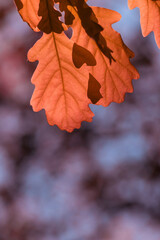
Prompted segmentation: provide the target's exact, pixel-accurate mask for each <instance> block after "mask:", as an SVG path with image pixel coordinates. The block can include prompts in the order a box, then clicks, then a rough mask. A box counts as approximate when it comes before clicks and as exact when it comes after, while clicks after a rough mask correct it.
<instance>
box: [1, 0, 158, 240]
mask: <svg viewBox="0 0 160 240" xmlns="http://www.w3.org/2000/svg"><path fill="white" fill-rule="evenodd" d="M91 2H92V3H93V1H92V0H90V1H89V3H91ZM99 5H101V6H102V5H103V6H105V7H107V6H108V8H111V9H114V10H117V11H119V12H120V13H121V14H122V20H121V21H120V22H119V23H116V24H115V25H114V27H115V29H117V30H118V31H120V32H122V36H123V37H124V41H125V42H126V43H127V44H128V45H129V47H130V48H131V49H132V50H134V52H135V58H134V59H133V60H132V62H133V64H134V65H136V66H137V68H138V69H139V72H140V74H141V78H140V80H138V81H133V84H134V93H133V94H127V95H126V100H125V102H124V103H122V104H115V103H112V104H111V105H110V106H109V107H108V108H103V107H100V106H91V108H92V109H93V111H94V112H95V114H96V115H95V117H94V120H93V122H92V123H83V124H82V127H81V129H80V130H75V131H74V132H73V133H71V134H69V133H67V132H65V131H61V130H59V129H58V128H57V127H56V126H54V127H51V126H49V125H48V124H47V122H46V118H45V114H44V112H43V111H42V112H39V113H34V112H33V111H32V109H31V107H30V105H29V101H30V97H31V95H32V91H33V86H32V84H31V83H30V78H31V76H32V74H33V71H34V69H35V66H36V64H33V63H29V62H28V61H27V51H28V49H29V48H30V47H31V46H32V45H33V43H34V42H35V41H36V40H37V39H38V38H39V37H40V34H37V33H33V32H32V31H31V30H30V29H29V27H28V26H27V24H25V23H23V22H22V20H21V19H20V17H19V15H18V13H17V12H16V9H15V6H14V4H13V2H12V1H11V0H5V1H1V2H0V46H1V48H0V240H9V239H12V240H144V239H145V240H159V239H160V187H159V186H160V145H159V144H160V106H159V105H160V68H159V64H160V52H159V50H158V49H157V47H156V44H155V42H154V40H153V34H152V35H151V36H149V37H147V38H145V39H144V38H143V37H142V36H141V32H140V26H139V15H138V10H133V11H129V10H128V9H127V1H122V0H121V1H116V0H114V1H105V4H104V1H102V0H101V1H100V0H99ZM125 23H127V24H125ZM131 28H132V31H131V30H130V29H131Z"/></svg>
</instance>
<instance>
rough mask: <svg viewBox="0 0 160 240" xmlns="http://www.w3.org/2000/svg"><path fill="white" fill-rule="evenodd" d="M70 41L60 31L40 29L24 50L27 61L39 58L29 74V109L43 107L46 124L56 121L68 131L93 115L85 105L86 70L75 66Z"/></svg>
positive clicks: (86, 102) (61, 127)
mask: <svg viewBox="0 0 160 240" xmlns="http://www.w3.org/2000/svg"><path fill="white" fill-rule="evenodd" d="M73 44H74V42H73V41H71V40H70V39H68V38H67V37H66V35H65V34H64V33H61V34H56V33H50V34H45V33H44V34H43V36H42V38H41V39H40V40H38V41H37V42H36V43H35V45H34V46H33V47H32V48H31V49H30V50H29V53H28V59H29V61H36V60H38V61H39V64H38V66H37V69H36V70H35V72H34V74H33V77H32V83H33V84H34V85H35V90H34V93H33V96H32V99H31V105H32V106H33V110H34V111H39V110H41V109H45V111H46V115H47V119H48V123H49V124H50V125H54V124H56V125H58V127H59V128H60V129H62V130H64V129H65V130H67V131H69V132H71V131H72V130H73V129H74V128H79V127H80V125H81V122H82V121H88V122H91V121H92V117H93V115H94V114H93V113H92V111H91V110H90V108H89V106H88V104H89V103H91V101H90V100H89V99H88V97H87V88H88V80H89V73H88V71H87V70H86V69H85V66H82V67H81V69H80V70H79V69H77V68H75V66H74V64H73V62H72V48H73ZM86 51H87V50H86ZM75 54H76V53H75ZM87 56H88V53H87ZM90 57H91V56H90V55H89V60H88V62H89V63H90ZM76 58H78V56H76ZM84 62H85V59H84Z"/></svg>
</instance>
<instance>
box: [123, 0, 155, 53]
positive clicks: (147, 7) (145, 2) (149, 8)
mask: <svg viewBox="0 0 160 240" xmlns="http://www.w3.org/2000/svg"><path fill="white" fill-rule="evenodd" d="M128 6H129V8H130V9H133V8H135V7H138V8H139V9H140V17H141V28H142V34H143V36H144V37H146V36H147V35H148V34H149V33H150V32H152V31H153V32H154V34H155V40H156V43H157V45H158V47H159V48H160V0H128Z"/></svg>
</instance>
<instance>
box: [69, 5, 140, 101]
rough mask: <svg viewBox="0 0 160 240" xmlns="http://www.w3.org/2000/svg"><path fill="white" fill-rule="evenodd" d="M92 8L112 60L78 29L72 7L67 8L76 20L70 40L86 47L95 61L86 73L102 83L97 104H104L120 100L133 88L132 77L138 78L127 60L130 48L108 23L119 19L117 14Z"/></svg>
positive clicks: (130, 55)
mask: <svg viewBox="0 0 160 240" xmlns="http://www.w3.org/2000/svg"><path fill="white" fill-rule="evenodd" d="M93 10H94V13H95V15H96V17H97V19H98V21H99V24H100V25H101V26H102V27H103V28H104V30H103V32H102V37H103V38H104V39H105V40H106V42H107V46H108V48H109V49H111V51H112V52H113V53H112V57H113V59H114V61H110V60H109V59H108V58H107V57H106V56H105V55H104V54H103V52H102V51H101V49H100V48H99V47H98V46H97V44H96V42H95V40H94V39H92V38H89V36H88V35H87V34H86V32H85V31H84V29H83V28H81V25H80V21H79V17H78V15H77V14H76V12H75V11H74V10H73V8H72V10H71V11H73V14H74V15H75V17H76V19H75V21H74V23H73V26H72V28H73V37H72V40H73V41H75V42H76V43H78V44H79V45H81V46H83V47H86V46H87V49H88V50H89V51H90V52H91V53H92V54H93V56H94V57H95V59H96V62H97V64H96V66H94V67H91V68H90V73H91V74H92V75H93V77H94V78H95V79H96V80H97V81H98V82H99V83H100V85H101V86H102V87H101V90H100V92H101V94H102V96H103V98H102V99H100V100H99V102H98V104H101V105H103V106H107V105H109V104H110V103H111V102H117V103H120V102H122V101H123V100H124V95H125V93H126V92H132V91H133V87H132V79H137V78H139V74H138V72H137V70H136V69H135V68H134V66H133V65H132V64H131V63H130V60H129V59H130V58H131V57H133V56H134V55H133V53H132V51H131V50H129V49H128V48H127V46H126V45H125V44H124V42H123V41H122V38H121V36H120V34H119V33H117V32H116V31H114V30H113V29H112V27H111V24H113V23H115V22H117V21H119V20H120V18H121V16H120V14H119V13H117V12H115V11H112V10H108V9H104V8H97V7H94V8H93Z"/></svg>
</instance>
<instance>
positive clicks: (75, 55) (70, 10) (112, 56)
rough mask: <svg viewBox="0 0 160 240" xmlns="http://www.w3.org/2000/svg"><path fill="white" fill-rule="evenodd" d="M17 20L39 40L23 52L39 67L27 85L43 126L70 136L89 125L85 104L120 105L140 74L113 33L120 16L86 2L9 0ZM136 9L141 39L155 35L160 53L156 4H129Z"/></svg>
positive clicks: (141, 0) (140, 0) (132, 0)
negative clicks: (30, 85) (42, 113)
mask: <svg viewBox="0 0 160 240" xmlns="http://www.w3.org/2000/svg"><path fill="white" fill-rule="evenodd" d="M14 1H15V4H16V6H17V8H18V11H19V13H20V15H21V17H22V19H23V20H24V21H25V22H27V23H28V24H29V26H30V27H31V28H32V29H33V30H34V31H42V32H43V36H42V37H41V39H40V40H38V41H37V42H36V43H35V45H34V46H33V47H32V48H31V49H30V50H29V52H28V59H29V61H31V62H34V61H37V60H38V61H39V64H38V66H37V69H36V70H35V72H34V74H33V77H32V83H33V84H34V85H35V90H34V93H33V96H32V99H31V105H32V107H33V110H34V111H39V110H41V109H45V112H46V116H47V119H48V123H49V124H50V125H54V124H56V125H57V126H58V127H59V128H60V129H63V130H64V129H65V130H67V131H69V132H71V131H73V129H74V128H79V127H80V125H81V122H82V121H88V122H90V121H92V117H93V115H94V114H93V112H92V111H91V109H90V108H89V104H97V105H102V106H108V105H109V104H110V103H111V102H117V103H120V102H122V101H123V100H124V95H125V93H126V92H132V91H133V86H132V79H138V78H139V74H138V72H137V70H136V69H135V67H134V66H133V65H132V64H131V63H130V58H132V57H133V56H134V54H133V52H132V51H131V50H130V49H129V48H128V47H127V46H126V45H125V44H124V42H123V40H122V38H121V35H120V34H119V33H118V32H116V31H115V30H114V29H113V28H112V26H111V25H112V24H113V23H115V22H118V21H119V20H120V18H121V15H120V14H119V13H118V12H115V11H113V10H109V9H105V8H99V7H90V6H88V5H87V3H86V2H87V1H86V0H36V1H35V0H27V1H26V0H14ZM128 1H129V8H130V9H132V8H134V7H139V8H140V13H141V26H142V33H143V35H144V36H146V35H148V34H149V33H150V32H151V31H154V33H155V38H156V42H157V45H158V46H159V47H160V1H159V0H148V1H146V0H128Z"/></svg>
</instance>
